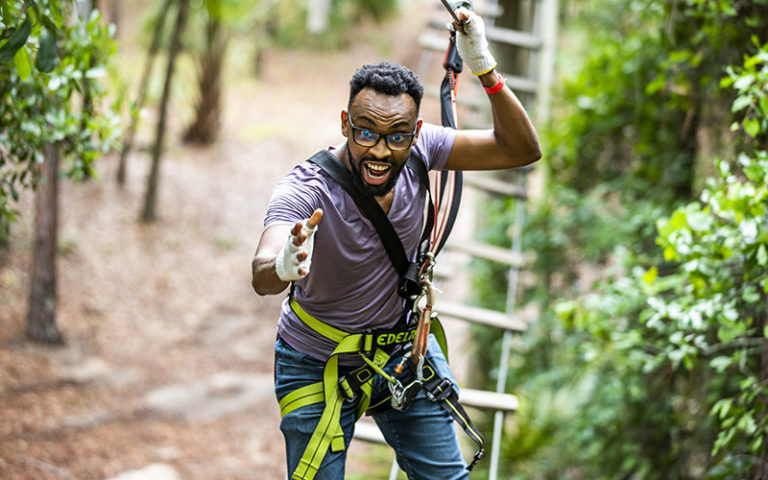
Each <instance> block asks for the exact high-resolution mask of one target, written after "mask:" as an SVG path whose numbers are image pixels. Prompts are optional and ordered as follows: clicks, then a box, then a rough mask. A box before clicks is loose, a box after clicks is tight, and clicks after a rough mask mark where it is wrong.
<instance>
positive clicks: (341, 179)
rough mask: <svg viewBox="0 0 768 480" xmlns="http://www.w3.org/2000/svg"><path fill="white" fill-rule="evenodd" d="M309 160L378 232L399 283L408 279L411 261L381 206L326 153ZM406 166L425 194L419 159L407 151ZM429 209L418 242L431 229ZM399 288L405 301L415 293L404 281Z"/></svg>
mask: <svg viewBox="0 0 768 480" xmlns="http://www.w3.org/2000/svg"><path fill="white" fill-rule="evenodd" d="M309 161H310V162H312V163H314V164H316V165H317V166H319V167H320V168H322V169H323V170H324V171H325V172H326V173H328V175H330V176H331V178H333V179H334V180H335V181H336V183H338V184H339V185H340V186H341V188H343V189H344V191H346V192H347V193H348V194H349V196H350V197H352V200H354V202H355V205H357V207H358V208H359V209H360V210H361V211H362V212H363V214H364V215H365V216H366V217H367V218H368V220H370V221H371V223H372V224H373V227H374V228H375V229H376V233H378V235H379V238H380V239H381V243H382V244H383V245H384V250H385V251H386V252H387V256H389V259H390V261H391V262H392V266H393V267H394V268H395V271H396V272H397V273H398V275H399V276H400V278H401V280H402V279H407V278H408V277H410V276H412V273H413V270H414V269H413V268H411V263H412V262H410V261H409V260H408V256H407V255H406V253H405V248H404V247H403V243H402V242H401V241H400V237H398V235H397V232H396V231H395V228H394V227H393V226H392V224H391V223H390V221H389V219H388V218H387V214H386V213H384V210H383V209H382V208H381V205H379V203H378V202H377V201H376V199H375V198H373V195H371V194H370V193H368V192H364V191H363V190H361V189H360V188H358V187H357V185H355V183H354V181H353V180H352V175H351V174H350V173H349V171H348V170H347V169H346V167H345V166H344V165H343V164H342V163H341V161H339V159H338V158H336V156H335V155H333V154H332V153H331V152H329V151H328V150H321V151H319V152H317V153H316V154H315V155H313V156H312V157H311V158H310V159H309ZM406 165H407V166H408V167H409V168H411V169H412V170H414V171H415V173H416V174H417V176H418V177H419V180H420V181H421V183H422V185H424V186H425V187H426V189H427V192H429V176H428V174H427V168H426V166H425V165H424V162H423V161H422V160H421V157H419V156H418V154H416V153H415V152H413V151H411V155H409V157H408V159H407V161H406ZM429 202H430V205H432V197H431V195H429ZM433 210H434V209H433V208H429V211H430V213H429V216H428V219H427V226H426V227H425V230H424V233H423V234H422V240H423V239H424V238H425V237H427V236H429V232H430V231H431V230H432V224H433V222H434V213H433ZM420 243H421V242H420ZM409 270H411V272H409ZM417 287H418V285H417ZM400 288H401V292H400V293H401V295H403V296H404V297H406V298H407V297H408V296H410V295H413V294H415V293H418V292H414V291H413V288H414V287H413V286H412V285H410V284H409V285H405V282H401V285H400Z"/></svg>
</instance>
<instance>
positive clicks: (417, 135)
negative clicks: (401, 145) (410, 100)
mask: <svg viewBox="0 0 768 480" xmlns="http://www.w3.org/2000/svg"><path fill="white" fill-rule="evenodd" d="M423 123H424V121H423V120H422V119H418V120H416V133H414V134H413V142H412V143H416V140H418V139H419V132H421V125H422V124H423Z"/></svg>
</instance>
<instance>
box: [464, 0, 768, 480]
mask: <svg viewBox="0 0 768 480" xmlns="http://www.w3.org/2000/svg"><path fill="white" fill-rule="evenodd" d="M571 11H575V12H577V18H576V19H575V20H570V21H573V22H574V23H573V24H569V25H566V30H568V29H577V30H578V29H581V30H582V31H584V32H586V33H584V34H583V35H582V37H583V38H585V39H587V40H588V41H589V42H590V43H589V47H588V48H587V49H586V51H585V53H586V58H585V59H584V61H583V62H582V65H581V67H580V68H578V69H576V70H575V72H574V75H573V76H571V77H570V78H568V79H566V81H565V84H564V88H563V92H562V98H563V100H564V101H563V103H562V104H561V105H558V106H557V108H556V110H555V112H554V116H553V117H554V119H553V123H552V126H551V127H550V129H549V130H548V131H545V132H542V133H543V138H544V139H545V147H546V148H547V150H548V151H547V152H546V154H545V158H546V159H547V161H548V163H547V164H546V165H544V166H543V167H544V168H546V169H547V172H546V175H547V180H548V184H547V187H546V188H547V190H546V192H545V193H544V195H543V196H542V199H541V200H539V201H538V202H537V203H536V204H535V206H534V208H533V211H532V215H531V218H530V219H529V220H528V222H527V224H526V226H525V232H526V235H525V238H524V242H523V245H524V247H525V249H527V250H532V251H533V252H534V253H535V257H536V260H535V262H534V264H533V265H532V267H531V269H530V273H531V276H532V279H529V281H527V282H525V284H526V289H525V291H524V292H523V298H524V302H525V303H527V304H535V305H537V306H538V307H539V310H540V314H539V317H538V318H537V320H536V322H535V323H533V324H531V325H530V326H529V329H528V331H527V332H526V333H525V334H524V335H523V336H522V337H521V338H520V339H519V342H518V344H517V352H516V353H515V354H514V355H513V358H512V359H511V361H510V365H509V366H510V369H511V373H510V375H511V377H512V385H513V388H514V390H515V391H516V393H518V395H519V396H520V397H521V403H522V404H523V405H522V407H521V411H520V413H519V415H518V416H517V418H516V429H517V431H514V432H512V433H510V434H508V435H507V436H506V438H505V446H506V451H505V453H504V455H505V460H507V462H506V464H508V465H509V471H508V472H506V475H507V478H521V479H522V478H526V479H531V478H534V479H535V478H547V479H553V480H554V479H562V478H574V479H581V478H590V479H615V478H642V479H665V478H712V479H714V478H718V479H720V478H728V479H740V478H758V477H755V472H756V469H757V468H758V466H759V465H760V464H761V462H764V461H766V458H768V455H767V454H766V452H768V449H767V446H768V438H766V435H767V434H766V432H768V389H767V387H766V385H768V381H767V379H768V372H765V371H761V368H763V369H764V368H765V367H763V366H761V357H763V358H768V340H766V336H767V335H768V331H767V330H766V324H767V323H768V322H767V321H766V317H768V312H766V299H767V294H768V268H766V266H767V265H766V264H767V263H768V213H767V212H766V209H768V196H766V188H768V178H766V175H768V163H766V162H767V161H768V154H767V153H766V150H768V133H767V132H768V129H767V127H768V108H766V107H768V99H767V97H768V89H766V85H768V67H767V66H766V64H767V63H768V62H767V61H766V60H768V48H767V47H768V45H766V41H768V38H766V35H767V34H768V33H767V32H768V23H766V22H768V20H767V19H768V2H766V1H756V2H738V1H733V0H718V1H710V0H683V1H679V2H663V1H660V0H651V1H639V0H619V1H616V0H611V1H608V0H593V1H589V2H578V5H574V6H573V8H572V9H571ZM569 61H570V62H573V59H572V58H569ZM729 125H730V126H731V128H730V129H729V128H728V126H729ZM541 127H542V126H539V128H540V130H541ZM718 157H719V158H720V159H719V160H715V158H718ZM704 173H707V174H708V175H709V176H710V177H712V178H709V179H706V180H704V181H698V182H695V181H694V180H695V179H697V177H699V178H703V176H704ZM489 211H490V212H492V213H491V217H492V218H490V219H488V224H489V226H488V227H486V228H485V231H487V232H490V236H491V237H493V236H494V235H497V234H498V232H500V231H503V228H504V227H503V225H506V224H508V223H509V222H510V221H511V219H512V217H513V212H512V211H511V209H510V208H509V206H506V207H500V208H496V207H493V208H491V209H489ZM496 238H497V239H498V235H497V236H496ZM484 268H486V267H484ZM487 268H489V270H485V271H483V275H491V274H496V273H495V270H493V269H490V267H487ZM491 278H492V277H491ZM475 287H476V288H477V289H478V290H480V291H479V292H478V298H479V299H480V300H481V303H483V304H484V305H487V306H494V307H496V308H498V305H499V304H500V303H501V302H502V300H501V298H503V295H504V292H503V289H504V286H503V285H501V286H500V285H498V284H497V283H496V282H495V281H494V282H491V281H488V282H482V281H480V282H476V283H475ZM490 341H491V340H490V339H489V338H484V339H482V342H483V343H482V345H483V352H487V351H493V348H489V346H488V345H489V343H490ZM483 352H479V353H480V354H482V353H483ZM491 358H492V357H491ZM483 362H488V363H486V364H485V365H486V368H488V371H489V372H490V374H489V378H488V379H486V380H485V381H486V385H485V386H488V385H491V384H492V383H493V370H492V366H491V364H490V363H489V361H488V360H484V359H483V358H481V359H479V360H478V363H479V364H481V365H483V364H484V363H483ZM526 402H530V403H531V404H530V405H526ZM502 465H505V462H504V461H502ZM512 472H514V474H513V473H512Z"/></svg>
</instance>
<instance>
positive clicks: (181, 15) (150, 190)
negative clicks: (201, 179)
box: [141, 0, 189, 222]
mask: <svg viewBox="0 0 768 480" xmlns="http://www.w3.org/2000/svg"><path fill="white" fill-rule="evenodd" d="M188 7H189V0H179V11H178V14H177V16H176V26H175V27H174V29H173V36H172V38H171V49H170V51H169V52H168V67H167V69H166V73H165V84H164V85H163V95H162V98H161V100H160V115H159V118H158V120H157V129H156V131H155V145H154V147H153V148H152V166H151V167H150V170H149V175H148V176H147V191H146V195H145V196H144V207H143V208H142V211H141V219H142V221H144V222H151V221H154V220H155V219H156V218H157V213H156V207H157V185H158V178H159V176H160V159H161V157H162V154H163V142H164V140H165V122H166V117H167V115H168V99H169V98H170V95H171V80H172V79H173V71H174V68H175V65H176V57H177V56H178V55H179V51H180V50H181V33H182V32H183V31H184V25H185V24H186V21H187V10H188Z"/></svg>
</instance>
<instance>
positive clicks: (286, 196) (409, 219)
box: [264, 123, 456, 361]
mask: <svg viewBox="0 0 768 480" xmlns="http://www.w3.org/2000/svg"><path fill="white" fill-rule="evenodd" d="M455 138H456V132H455V130H452V129H449V128H444V127H439V126H436V125H430V124H427V123H424V124H423V125H422V128H421V131H420V133H419V137H418V140H417V142H416V144H415V145H414V147H413V148H414V149H415V150H416V152H418V153H419V155H420V156H421V158H422V160H423V161H424V162H425V164H426V165H427V167H428V169H430V170H442V169H443V168H444V166H445V162H446V160H447V159H448V155H449V153H450V152H451V149H452V148H453V141H454V139H455ZM425 200H426V191H425V189H424V188H423V187H422V185H421V183H420V181H419V178H418V175H417V174H416V172H413V171H411V169H410V168H408V167H403V169H402V172H401V174H400V176H399V178H398V180H397V183H396V184H395V195H394V199H393V201H392V206H391V208H390V210H389V213H388V214H387V217H388V219H389V221H390V222H391V223H392V226H393V227H394V228H395V231H396V232H397V234H398V236H399V237H400V240H401V242H402V243H403V247H404V248H405V251H406V252H407V254H408V255H410V256H414V255H415V253H416V249H417V244H418V242H419V239H420V237H421V230H422V224H423V216H424V215H423V214H424V201H425ZM317 208H322V209H323V218H322V220H321V221H320V224H319V225H318V227H317V231H316V232H315V246H314V251H313V254H312V265H311V267H310V272H309V274H308V275H307V276H306V277H304V278H303V279H301V280H298V281H296V282H295V290H294V298H295V299H296V301H297V302H298V303H299V305H301V306H302V307H303V308H304V310H305V311H306V312H307V313H309V314H310V315H312V316H313V317H315V318H317V319H319V320H321V321H323V322H325V323H327V324H328V325H332V326H334V327H336V328H339V329H341V330H344V331H347V332H353V333H354V332H362V331H365V330H369V329H382V328H390V327H393V326H394V325H395V324H396V323H397V321H398V319H399V317H400V315H401V314H402V312H403V299H402V297H400V296H399V295H398V293H397V287H398V275H397V272H396V271H395V269H394V267H393V266H392V263H391V262H390V260H389V257H388V256H387V253H386V251H385V250H384V246H383V245H382V243H381V240H380V239H379V236H378V234H377V233H376V230H375V228H374V227H373V224H372V223H371V222H370V221H369V220H368V219H367V218H365V217H364V216H363V215H362V214H361V213H360V211H359V210H358V208H357V206H356V205H355V202H354V201H353V200H352V197H350V196H349V195H348V194H347V193H346V192H345V191H344V190H343V189H342V188H341V186H339V184H337V183H336V182H335V181H334V180H333V179H332V178H331V177H330V176H329V175H328V174H327V173H325V171H323V170H322V169H321V168H320V167H318V166H317V165H315V164H313V163H309V162H304V163H302V164H300V165H297V166H295V167H294V168H293V169H292V170H291V172H290V173H289V174H288V175H287V176H286V177H285V178H284V179H283V180H281V181H280V182H279V183H278V184H277V187H276V188H275V191H274V193H273V194H272V198H271V199H270V202H269V207H268V209H267V215H266V218H265V220H264V227H265V228H266V227H269V226H271V225H276V224H290V225H293V224H294V223H295V222H296V221H297V220H303V219H306V218H309V217H310V216H311V215H312V212H314V211H315V209H317ZM411 260H413V258H411ZM277 329H278V333H279V335H280V336H281V337H282V338H283V340H285V341H286V342H288V344H290V345H291V346H292V347H293V348H295V349H297V350H299V351H300V352H304V353H305V354H307V355H310V356H311V357H314V358H317V359H319V360H323V361H325V360H326V359H327V358H328V357H329V356H330V354H331V352H332V351H333V349H334V348H335V345H334V344H333V342H331V341H330V340H328V339H326V338H324V337H322V336H319V335H318V334H316V333H315V332H314V331H313V330H311V329H310V328H309V327H307V326H306V325H305V324H304V322H302V321H301V320H300V319H299V318H298V317H297V316H296V314H295V313H294V312H293V310H292V309H291V307H290V305H289V304H288V300H287V299H286V301H284V302H283V306H282V310H281V312H280V321H279V322H278V326H277Z"/></svg>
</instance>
